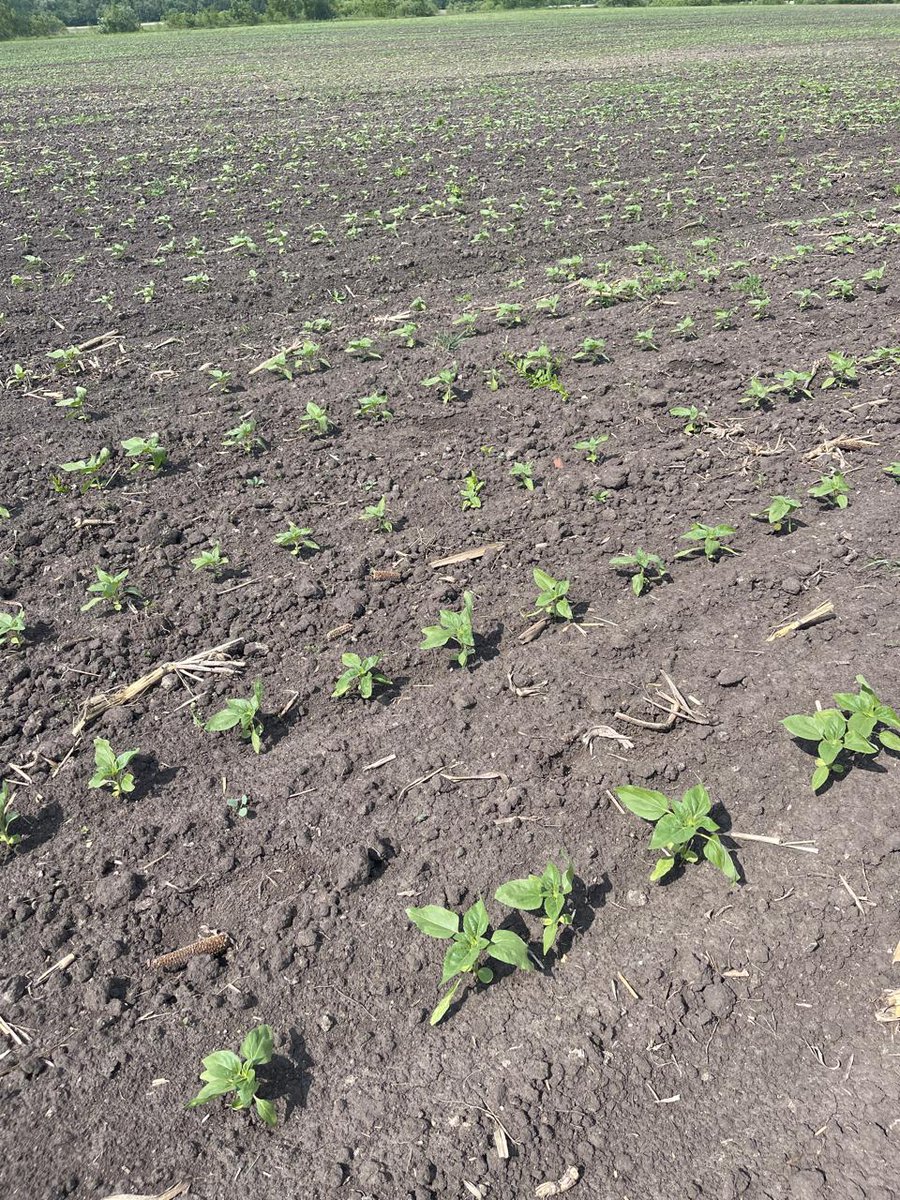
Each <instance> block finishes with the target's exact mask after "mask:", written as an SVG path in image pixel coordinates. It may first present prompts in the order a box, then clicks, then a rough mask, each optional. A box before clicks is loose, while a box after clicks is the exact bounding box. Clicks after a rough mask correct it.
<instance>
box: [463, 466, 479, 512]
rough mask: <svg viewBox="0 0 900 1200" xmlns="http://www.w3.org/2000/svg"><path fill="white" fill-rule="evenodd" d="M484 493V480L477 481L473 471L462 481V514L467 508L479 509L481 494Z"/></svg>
mask: <svg viewBox="0 0 900 1200" xmlns="http://www.w3.org/2000/svg"><path fill="white" fill-rule="evenodd" d="M483 491H484V480H483V479H479V478H478V476H477V475H476V474H475V472H474V471H470V472H469V474H468V475H467V476H466V477H465V479H464V480H463V485H462V488H461V489H460V493H459V494H460V496H461V497H462V508H463V512H465V511H466V509H467V508H481V493H482V492H483Z"/></svg>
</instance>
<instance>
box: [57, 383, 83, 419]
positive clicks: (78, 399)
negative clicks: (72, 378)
mask: <svg viewBox="0 0 900 1200" xmlns="http://www.w3.org/2000/svg"><path fill="white" fill-rule="evenodd" d="M86 399H87V388H86V387H79V386H76V388H75V395H74V396H64V397H63V398H62V399H61V400H57V401H56V402H55V404H54V405H53V407H54V408H61V409H62V410H63V412H64V414H65V416H67V417H74V418H75V420H76V421H86V420H88V414H87V412H86V411H85V407H84V402H85V400H86Z"/></svg>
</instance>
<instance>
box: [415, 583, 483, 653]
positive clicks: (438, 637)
mask: <svg viewBox="0 0 900 1200" xmlns="http://www.w3.org/2000/svg"><path fill="white" fill-rule="evenodd" d="M474 604H475V597H474V596H473V595H472V593H471V592H463V606H462V608H461V609H460V611H459V612H450V611H448V610H447V609H443V608H442V609H441V611H440V613H439V616H438V620H439V622H440V624H438V625H427V626H426V627H425V628H424V629H423V630H422V633H423V634H424V635H425V641H424V642H423V643H422V645H421V647H420V648H421V649H422V650H435V649H437V648H438V647H439V646H446V645H447V643H448V642H455V643H456V645H457V646H459V653H458V654H457V655H456V661H457V662H458V663H459V665H460V666H461V667H464V666H465V665H466V663H467V662H468V661H469V659H470V658H471V657H472V655H473V654H474V653H475V635H474V633H473V632H472V610H473V607H474Z"/></svg>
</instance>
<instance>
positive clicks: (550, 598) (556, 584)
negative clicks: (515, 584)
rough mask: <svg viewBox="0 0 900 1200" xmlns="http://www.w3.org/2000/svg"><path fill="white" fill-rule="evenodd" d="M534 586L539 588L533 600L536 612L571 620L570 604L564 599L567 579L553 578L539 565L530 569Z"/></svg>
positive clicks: (562, 619) (566, 591)
mask: <svg viewBox="0 0 900 1200" xmlns="http://www.w3.org/2000/svg"><path fill="white" fill-rule="evenodd" d="M532 576H533V578H534V582H535V586H536V587H538V588H539V589H540V591H539V592H538V595H537V599H536V600H535V605H536V607H537V611H538V612H542V613H543V614H544V615H545V616H547V617H557V618H558V619H559V620H560V621H571V620H572V605H571V604H570V603H569V601H568V600H567V599H566V597H567V596H568V594H569V586H570V585H569V580H568V579H554V578H553V576H552V575H548V574H547V572H546V571H542V570H541V569H540V567H534V568H533V570H532Z"/></svg>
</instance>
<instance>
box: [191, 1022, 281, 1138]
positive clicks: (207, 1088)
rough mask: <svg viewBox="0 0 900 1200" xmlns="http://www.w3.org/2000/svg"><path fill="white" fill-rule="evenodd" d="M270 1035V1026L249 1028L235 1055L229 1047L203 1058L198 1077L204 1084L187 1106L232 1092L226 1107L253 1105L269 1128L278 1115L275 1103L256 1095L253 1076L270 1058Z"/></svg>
mask: <svg viewBox="0 0 900 1200" xmlns="http://www.w3.org/2000/svg"><path fill="white" fill-rule="evenodd" d="M272 1052H273V1034H272V1027H271V1026H270V1025H257V1027H256V1028H255V1029H251V1030H250V1032H249V1033H248V1034H247V1036H246V1037H245V1038H244V1040H243V1041H242V1042H241V1048H240V1050H239V1052H238V1053H237V1054H235V1053H233V1051H231V1050H216V1051H214V1053H212V1054H208V1055H207V1056H206V1058H204V1059H203V1067H204V1069H203V1070H202V1071H201V1072H200V1078H201V1079H202V1080H203V1081H204V1084H203V1087H202V1088H201V1089H200V1091H199V1092H198V1093H197V1095H196V1096H195V1097H194V1098H193V1100H190V1101H189V1102H188V1105H187V1107H188V1108H196V1107H197V1106H198V1105H199V1104H206V1102H207V1101H208V1100H212V1099H213V1098H214V1097H215V1096H225V1095H228V1094H229V1093H230V1092H234V1096H233V1097H232V1099H231V1101H230V1102H229V1108H233V1109H237V1110H238V1111H240V1110H241V1109H245V1108H250V1106H251V1105H253V1106H254V1107H255V1108H256V1115H257V1116H258V1117H259V1118H260V1119H261V1120H262V1121H263V1122H264V1123H265V1124H266V1125H268V1126H269V1127H270V1128H271V1127H273V1126H274V1125H276V1124H277V1122H278V1117H277V1115H276V1113H275V1105H274V1104H273V1103H272V1101H271V1100H263V1099H262V1098H261V1097H260V1096H257V1094H256V1093H257V1091H258V1089H259V1080H258V1079H257V1078H256V1068H257V1067H260V1066H264V1065H265V1064H266V1063H268V1062H271V1061H272Z"/></svg>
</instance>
